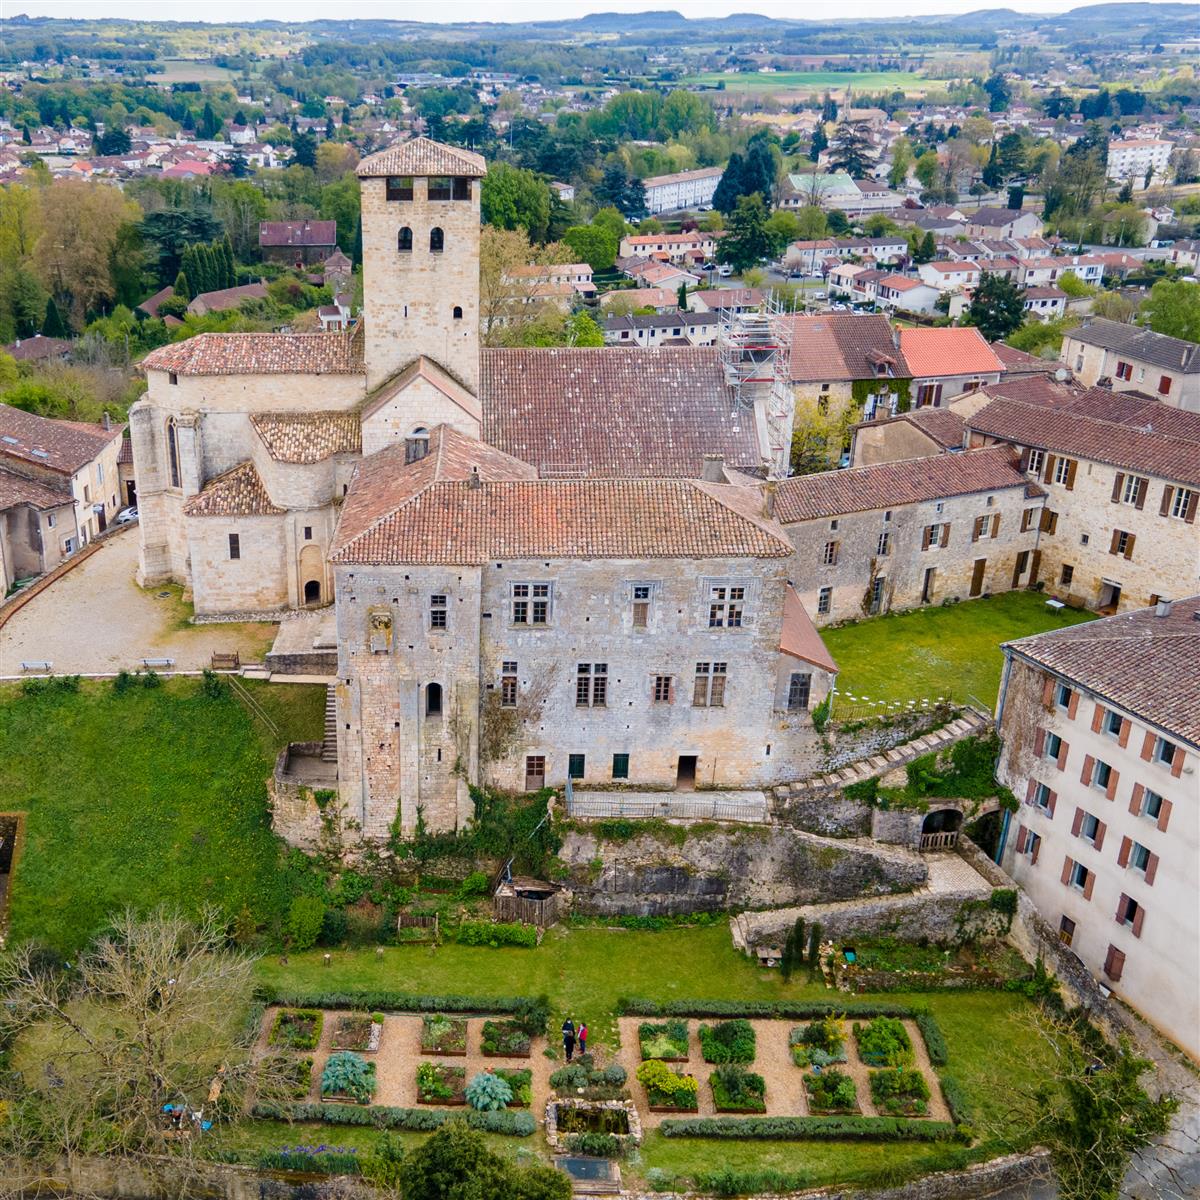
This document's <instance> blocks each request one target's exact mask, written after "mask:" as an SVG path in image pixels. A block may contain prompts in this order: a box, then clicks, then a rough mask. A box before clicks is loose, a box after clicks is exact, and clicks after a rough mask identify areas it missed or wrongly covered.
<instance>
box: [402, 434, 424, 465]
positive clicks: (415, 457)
mask: <svg viewBox="0 0 1200 1200" xmlns="http://www.w3.org/2000/svg"><path fill="white" fill-rule="evenodd" d="M428 453H429V430H428V429H426V428H425V426H424V425H418V426H417V427H416V429H414V430H413V431H412V433H410V434H409V435H408V437H406V438H405V439H404V461H405V462H406V463H415V462H420V460H421V459H423V458H424V457H425V455H427V454H428Z"/></svg>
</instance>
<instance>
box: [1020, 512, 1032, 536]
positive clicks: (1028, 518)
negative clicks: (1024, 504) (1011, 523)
mask: <svg viewBox="0 0 1200 1200" xmlns="http://www.w3.org/2000/svg"><path fill="white" fill-rule="evenodd" d="M1034 512H1035V510H1034V509H1032V508H1023V509H1022V510H1021V532H1022V533H1024V532H1025V531H1026V530H1028V528H1029V527H1030V525H1032V524H1033V514H1034Z"/></svg>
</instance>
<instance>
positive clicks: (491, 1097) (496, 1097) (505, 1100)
mask: <svg viewBox="0 0 1200 1200" xmlns="http://www.w3.org/2000/svg"><path fill="white" fill-rule="evenodd" d="M512 1098H513V1094H512V1088H510V1087H509V1086H508V1084H507V1083H506V1082H505V1081H504V1080H503V1079H501V1078H500V1076H499V1075H492V1074H491V1073H489V1072H488V1071H480V1072H479V1074H478V1075H474V1076H472V1078H471V1082H470V1083H468V1084H467V1103H468V1104H469V1105H470V1106H471V1107H472V1108H474V1109H477V1110H478V1111H479V1112H497V1111H498V1110H500V1109H502V1108H507V1107H508V1106H509V1105H510V1104H511V1103H512Z"/></svg>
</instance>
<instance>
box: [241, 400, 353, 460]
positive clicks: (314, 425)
mask: <svg viewBox="0 0 1200 1200" xmlns="http://www.w3.org/2000/svg"><path fill="white" fill-rule="evenodd" d="M250 424H251V425H253V426H254V432H255V433H257V434H258V436H259V438H260V439H261V441H262V444H263V445H264V446H265V447H266V448H267V453H268V454H269V455H270V456H271V457H272V458H273V459H274V460H275V461H276V462H283V463H318V462H324V461H325V459H327V458H332V457H333V455H335V454H357V453H358V452H359V451H360V450H361V449H362V424H361V422H360V420H359V417H358V414H357V413H348V412H277V413H252V414H251V416H250Z"/></svg>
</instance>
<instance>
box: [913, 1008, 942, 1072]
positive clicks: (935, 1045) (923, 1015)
mask: <svg viewBox="0 0 1200 1200" xmlns="http://www.w3.org/2000/svg"><path fill="white" fill-rule="evenodd" d="M917 1028H918V1029H919V1030H920V1031H921V1036H922V1037H923V1038H924V1039H925V1049H926V1050H928V1051H929V1061H930V1062H931V1063H933V1065H934V1066H935V1067H944V1066H945V1065H946V1060H947V1059H948V1058H949V1056H950V1051H949V1049H948V1048H947V1046H946V1039H945V1037H944V1036H943V1034H942V1027H941V1026H940V1025H939V1024H938V1023H937V1020H936V1019H935V1018H934V1015H933V1013H931V1012H918V1013H917Z"/></svg>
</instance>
